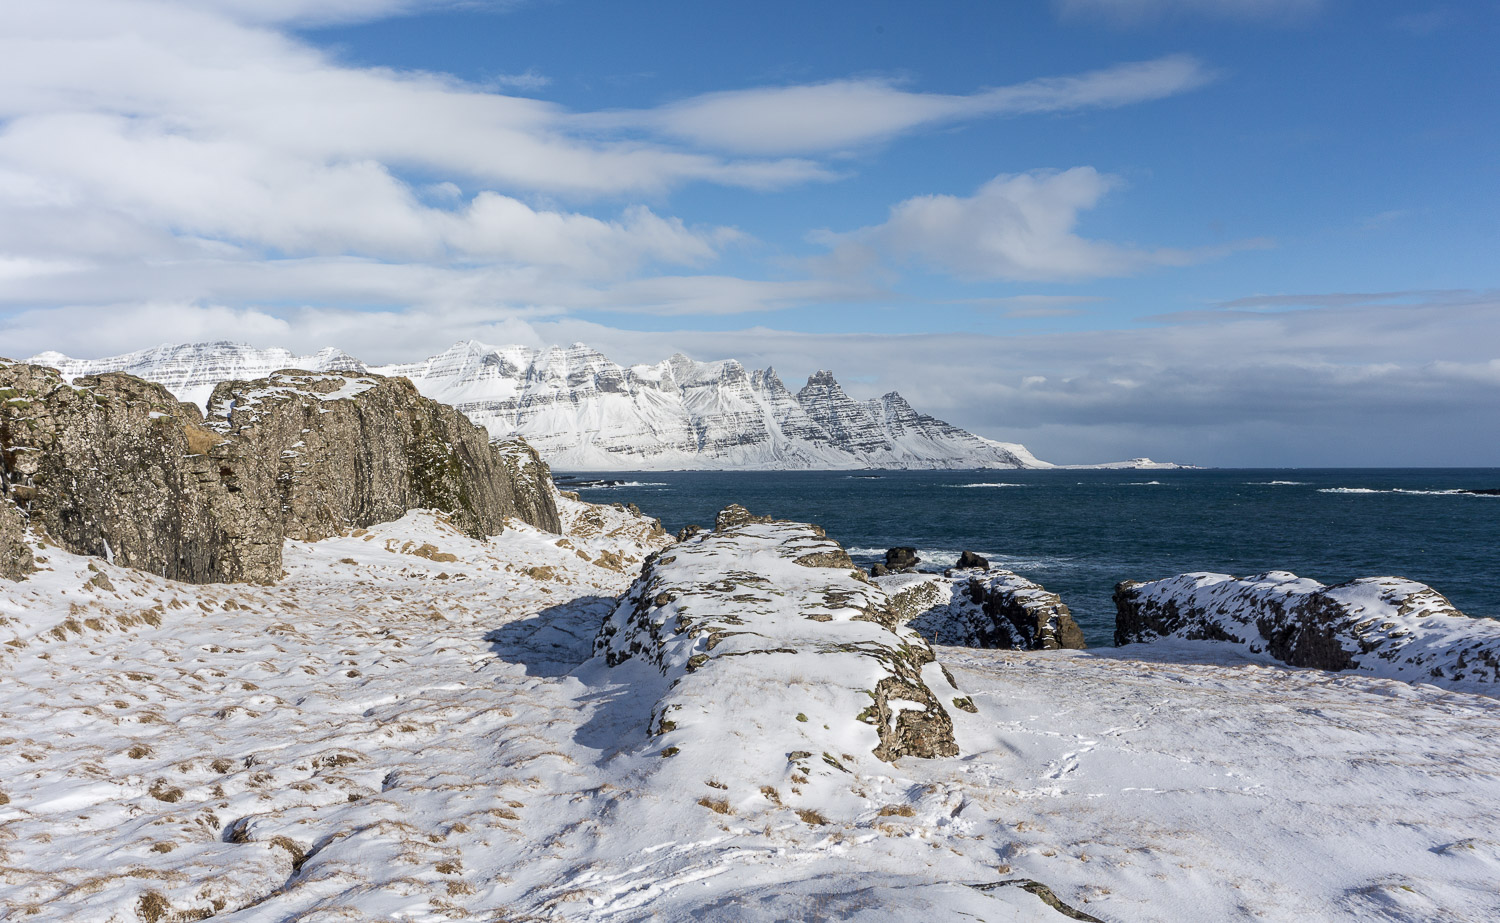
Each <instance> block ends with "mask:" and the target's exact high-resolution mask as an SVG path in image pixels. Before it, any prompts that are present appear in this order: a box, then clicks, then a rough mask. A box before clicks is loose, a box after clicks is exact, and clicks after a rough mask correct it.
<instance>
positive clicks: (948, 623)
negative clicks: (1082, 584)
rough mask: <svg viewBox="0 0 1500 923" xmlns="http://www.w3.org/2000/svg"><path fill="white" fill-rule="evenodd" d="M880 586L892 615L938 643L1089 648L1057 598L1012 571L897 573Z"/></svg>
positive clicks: (881, 580) (882, 579) (880, 580)
mask: <svg viewBox="0 0 1500 923" xmlns="http://www.w3.org/2000/svg"><path fill="white" fill-rule="evenodd" d="M875 582H876V583H878V584H879V585H880V586H881V588H882V589H884V590H885V591H886V593H887V595H888V596H889V597H890V600H891V608H892V610H893V611H895V612H896V613H898V615H899V616H900V617H901V618H902V619H903V620H905V621H907V622H908V624H910V626H911V627H912V628H913V629H914V630H915V631H916V632H917V633H918V634H920V635H922V637H924V638H926V639H927V640H929V641H931V642H932V643H934V644H950V645H954V646H958V647H988V648H1003V649H1006V650H1025V651H1051V650H1058V649H1059V648H1072V649H1075V650H1081V649H1083V648H1085V647H1087V645H1086V644H1085V643H1084V640H1083V631H1082V630H1081V629H1079V627H1078V623H1077V622H1075V621H1073V614H1072V613H1071V612H1070V611H1069V610H1068V607H1067V605H1066V604H1065V603H1063V601H1062V600H1061V599H1060V598H1059V597H1058V595H1057V594H1056V593H1050V592H1048V591H1047V589H1046V588H1045V587H1043V586H1041V585H1040V584H1037V583H1033V582H1032V581H1030V580H1027V579H1026V578H1025V577H1022V576H1020V575H1019V574H1015V573H1012V572H1010V571H1008V570H1002V569H1001V568H998V567H995V568H973V569H955V570H951V571H949V572H948V573H947V574H892V575H890V576H887V577H877V578H876V579H875Z"/></svg>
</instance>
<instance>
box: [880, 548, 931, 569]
mask: <svg viewBox="0 0 1500 923" xmlns="http://www.w3.org/2000/svg"><path fill="white" fill-rule="evenodd" d="M921 563H922V559H921V558H919V557H917V549H915V548H912V547H911V546H909V545H903V546H902V547H899V548H888V549H886V552H885V567H886V570H887V571H892V572H899V571H910V570H916V568H917V565H918V564H921Z"/></svg>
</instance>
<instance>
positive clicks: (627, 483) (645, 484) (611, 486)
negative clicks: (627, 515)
mask: <svg viewBox="0 0 1500 923" xmlns="http://www.w3.org/2000/svg"><path fill="white" fill-rule="evenodd" d="M561 486H562V488H563V489H564V490H619V489H620V488H622V487H671V486H672V485H671V484H668V483H666V482H665V481H621V482H620V483H618V484H580V485H578V486H577V487H569V486H568V485H566V484H563V485H561Z"/></svg>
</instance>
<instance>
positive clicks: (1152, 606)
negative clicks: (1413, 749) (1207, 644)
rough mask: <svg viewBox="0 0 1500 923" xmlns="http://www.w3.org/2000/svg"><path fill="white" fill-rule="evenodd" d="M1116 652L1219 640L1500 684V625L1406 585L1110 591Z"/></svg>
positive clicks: (1346, 664) (1180, 582)
mask: <svg viewBox="0 0 1500 923" xmlns="http://www.w3.org/2000/svg"><path fill="white" fill-rule="evenodd" d="M1115 607H1116V615H1115V643H1116V644H1121V645H1123V644H1131V643H1137V642H1144V641H1154V640H1157V639H1159V638H1182V639H1186V640H1196V641H1220V642H1225V643H1229V644H1234V645H1239V646H1242V647H1244V648H1245V649H1246V650H1247V651H1248V652H1249V653H1252V654H1269V655H1270V656H1271V657H1273V658H1275V659H1277V660H1279V661H1281V662H1282V663H1286V664H1289V665H1291V666H1297V667H1313V668H1316V669H1321V670H1358V671H1361V672H1367V673H1375V674H1377V675H1382V676H1391V677H1393V678H1399V679H1410V680H1418V681H1428V682H1431V681H1450V680H1451V681H1462V682H1466V683H1470V684H1488V683H1497V684H1500V622H1496V621H1495V620H1493V619H1475V618H1470V617H1468V616H1466V615H1464V614H1463V613H1462V612H1460V611H1459V610H1457V609H1455V608H1454V607H1453V604H1452V603H1450V602H1448V600H1447V599H1446V598H1444V597H1443V595H1442V594H1440V593H1438V592H1437V591H1436V590H1434V589H1433V588H1432V587H1429V586H1427V585H1425V584H1422V583H1417V582H1416V581H1413V580H1407V579H1405V578H1403V577H1364V578H1361V579H1358V580H1351V581H1349V582H1348V583H1341V584H1338V585H1336V586H1324V585H1323V584H1321V583H1318V582H1317V581H1315V580H1308V579H1305V578H1301V577H1298V576H1297V575H1296V574H1290V573H1287V572H1285V571H1271V572H1269V573H1265V574H1259V575H1257V576H1254V577H1245V578H1235V577H1230V576H1228V575H1225V574H1182V575H1180V576H1177V577H1169V578H1167V579H1165V580H1157V581H1154V582H1152V583H1137V582H1135V581H1130V580H1127V581H1125V582H1123V583H1121V584H1119V585H1118V586H1117V587H1115Z"/></svg>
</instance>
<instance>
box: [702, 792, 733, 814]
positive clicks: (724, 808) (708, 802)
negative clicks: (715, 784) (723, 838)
mask: <svg viewBox="0 0 1500 923" xmlns="http://www.w3.org/2000/svg"><path fill="white" fill-rule="evenodd" d="M698 803H699V804H701V805H703V806H704V807H705V808H708V809H709V810H710V811H712V812H714V813H715V814H733V813H734V809H733V808H731V807H730V806H729V801H728V799H725V798H709V797H708V796H707V795H705V796H703V797H702V798H699V799H698Z"/></svg>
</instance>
